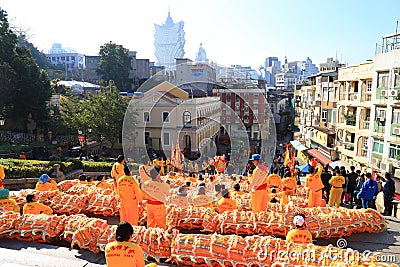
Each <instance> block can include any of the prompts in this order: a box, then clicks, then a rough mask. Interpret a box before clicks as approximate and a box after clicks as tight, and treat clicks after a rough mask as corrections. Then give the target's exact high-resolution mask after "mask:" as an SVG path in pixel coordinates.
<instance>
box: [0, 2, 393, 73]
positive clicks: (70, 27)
mask: <svg viewBox="0 0 400 267" xmlns="http://www.w3.org/2000/svg"><path fill="white" fill-rule="evenodd" d="M40 3H41V5H38V4H37V2H32V1H26V0H21V1H13V0H2V3H1V4H0V7H1V8H2V9H4V10H5V11H6V12H7V13H8V20H9V22H10V24H11V25H13V26H16V27H20V28H22V29H23V30H26V31H27V33H28V36H31V37H30V38H29V41H30V42H32V43H33V44H34V45H35V46H36V47H37V48H38V49H39V50H41V51H43V52H45V53H47V52H48V51H49V50H50V48H51V46H52V44H53V43H54V42H58V43H62V45H63V47H72V48H75V49H76V50H77V52H79V53H81V54H85V55H97V54H98V51H99V49H100V46H102V45H104V44H105V43H107V42H109V41H112V42H114V43H117V44H121V45H123V46H124V47H125V48H127V49H129V50H132V51H137V52H138V58H148V59H150V60H151V61H154V62H157V60H156V57H155V54H154V23H156V24H161V23H163V22H165V19H166V18H167V15H168V9H170V12H171V17H172V19H173V20H174V21H184V23H185V39H186V44H185V52H186V53H185V55H184V57H187V58H191V59H195V57H196V53H197V51H198V49H199V46H200V43H203V48H204V49H205V51H206V52H207V56H208V58H209V59H210V61H213V62H216V63H218V64H221V65H231V64H240V65H243V66H251V67H253V68H255V69H258V67H259V66H260V65H262V64H264V60H265V58H266V57H271V56H276V57H278V58H279V60H280V61H283V60H284V57H285V56H286V57H287V59H288V61H297V60H299V61H301V60H305V59H306V58H307V57H310V58H311V59H312V61H313V63H315V64H317V66H318V64H319V63H321V62H325V61H326V58H328V57H333V58H337V59H338V60H339V61H341V62H343V63H348V64H349V65H356V64H360V63H362V62H364V61H365V60H367V59H373V58H374V54H375V44H380V42H381V37H382V36H383V35H386V34H390V33H393V32H395V31H396V22H397V21H398V20H399V18H400V17H399V15H398V14H396V12H397V10H398V8H396V7H400V2H397V1H395V0H387V1H383V3H382V4H377V3H376V2H373V1H364V2H363V5H359V4H358V3H357V2H354V3H353V2H352V1H342V0H340V1H336V2H335V3H334V5H332V4H331V3H330V2H327V1H316V0H311V1H306V2H305V3H304V4H303V5H299V2H298V1H261V0H252V1H246V2H242V1H237V2H234V4H232V2H230V1H227V0H220V1H211V0H210V1H208V0H207V1H202V2H200V3H199V2H190V1H181V0H174V1H161V0H155V1H152V2H140V1H131V2H130V3H128V4H126V3H125V2H123V1H121V0H116V1H114V2H113V3H115V4H114V5H107V4H106V2H96V5H93V3H92V4H91V3H88V2H86V1H80V2H78V1H75V0H72V1H69V2H68V5H65V6H59V5H57V6H54V2H52V1H48V0H42V1H41V2H40ZM21 6H23V7H24V8H21ZM53 6H54V7H53ZM49 7H52V8H49ZM49 10H50V11H49Z"/></svg>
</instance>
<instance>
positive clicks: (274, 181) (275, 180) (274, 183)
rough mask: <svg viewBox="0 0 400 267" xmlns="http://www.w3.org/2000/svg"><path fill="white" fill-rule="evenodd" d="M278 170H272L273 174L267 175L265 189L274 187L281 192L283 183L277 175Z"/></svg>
mask: <svg viewBox="0 0 400 267" xmlns="http://www.w3.org/2000/svg"><path fill="white" fill-rule="evenodd" d="M278 171H279V170H278V168H275V169H274V170H273V173H272V174H270V175H268V177H267V187H268V188H272V187H275V188H276V189H278V190H279V191H282V190H283V183H282V179H281V177H280V176H279V175H278Z"/></svg>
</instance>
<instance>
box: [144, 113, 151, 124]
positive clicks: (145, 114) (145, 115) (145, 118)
mask: <svg viewBox="0 0 400 267" xmlns="http://www.w3.org/2000/svg"><path fill="white" fill-rule="evenodd" d="M143 122H150V112H148V111H144V112H143Z"/></svg>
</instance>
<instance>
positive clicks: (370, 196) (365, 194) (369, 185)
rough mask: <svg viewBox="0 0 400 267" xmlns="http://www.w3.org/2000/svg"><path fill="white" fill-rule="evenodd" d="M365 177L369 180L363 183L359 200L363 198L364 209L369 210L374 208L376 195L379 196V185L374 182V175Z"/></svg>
mask: <svg viewBox="0 0 400 267" xmlns="http://www.w3.org/2000/svg"><path fill="white" fill-rule="evenodd" d="M365 177H367V179H368V180H366V181H365V182H364V183H363V185H362V187H361V191H360V192H359V193H358V195H357V198H361V202H362V207H363V208H364V209H368V208H372V202H373V200H374V199H375V198H376V195H378V183H377V182H376V181H375V180H372V174H371V173H370V172H368V173H367V174H365Z"/></svg>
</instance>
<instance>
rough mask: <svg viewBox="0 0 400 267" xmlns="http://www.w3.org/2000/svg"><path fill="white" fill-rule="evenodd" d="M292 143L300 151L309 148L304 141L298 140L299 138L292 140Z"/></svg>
mask: <svg viewBox="0 0 400 267" xmlns="http://www.w3.org/2000/svg"><path fill="white" fill-rule="evenodd" d="M290 143H291V144H292V146H293V147H294V149H296V150H298V151H300V152H301V151H303V150H307V149H308V148H307V147H306V146H305V145H303V144H302V143H300V142H299V141H297V140H294V141H290Z"/></svg>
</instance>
